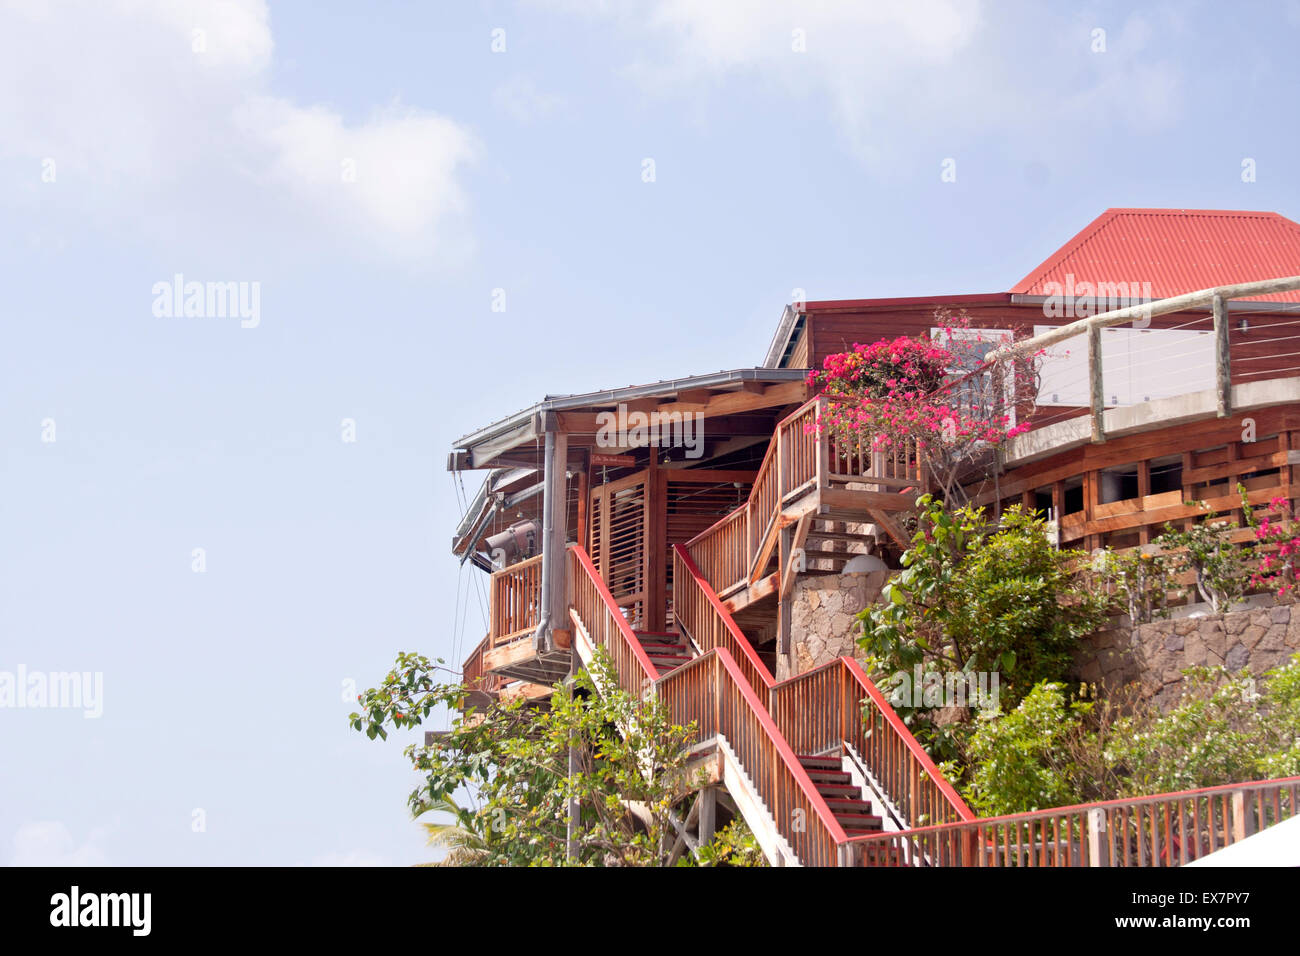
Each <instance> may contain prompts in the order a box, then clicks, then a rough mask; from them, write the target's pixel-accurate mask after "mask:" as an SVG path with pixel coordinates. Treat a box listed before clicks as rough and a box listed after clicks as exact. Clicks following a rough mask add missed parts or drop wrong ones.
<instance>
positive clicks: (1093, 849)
mask: <svg viewBox="0 0 1300 956" xmlns="http://www.w3.org/2000/svg"><path fill="white" fill-rule="evenodd" d="M1087 830H1088V833H1087V840H1088V865H1089V866H1109V865H1110V860H1108V859H1107V857H1108V856H1109V854H1108V853H1107V852H1106V811H1105V810H1103V809H1102V808H1101V807H1093V808H1092V809H1091V810H1089V811H1088V818H1087Z"/></svg>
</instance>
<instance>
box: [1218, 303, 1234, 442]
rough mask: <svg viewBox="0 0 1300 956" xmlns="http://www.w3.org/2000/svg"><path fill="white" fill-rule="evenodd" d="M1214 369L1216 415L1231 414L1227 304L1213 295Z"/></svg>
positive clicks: (1230, 356) (1230, 357)
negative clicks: (1217, 395) (1216, 392)
mask: <svg viewBox="0 0 1300 956" xmlns="http://www.w3.org/2000/svg"><path fill="white" fill-rule="evenodd" d="M1214 369H1215V378H1216V386H1217V390H1218V393H1219V401H1218V412H1217V414H1218V416H1219V417H1220V418H1227V417H1228V416H1229V415H1231V414H1232V350H1231V349H1230V348H1229V346H1228V304H1227V303H1226V302H1224V301H1223V296H1221V295H1216V296H1215V297H1214Z"/></svg>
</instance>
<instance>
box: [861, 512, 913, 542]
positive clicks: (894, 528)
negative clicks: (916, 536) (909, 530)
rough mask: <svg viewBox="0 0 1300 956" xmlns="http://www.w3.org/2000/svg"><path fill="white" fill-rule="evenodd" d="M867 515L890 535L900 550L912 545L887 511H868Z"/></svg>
mask: <svg viewBox="0 0 1300 956" xmlns="http://www.w3.org/2000/svg"><path fill="white" fill-rule="evenodd" d="M867 514H869V515H871V520H872V521H874V522H875V523H876V524H878V525H880V527H881V528H883V529H884V531H885V534H887V535H889V537H890V539H891V540H892V541H893V542H894V544H896V545H898V546H899V547H900V548H906V547H909V546H910V545H911V543H912V542H911V541H910V540H909V539H908V537H907V535H905V534H904V533H903V529H902V528H900V527H899V526H898V522H897V521H895V520H894V519H893V517H892V516H891V515H890V514H889V512H887V511H881V510H880V509H879V508H871V509H868V511H867Z"/></svg>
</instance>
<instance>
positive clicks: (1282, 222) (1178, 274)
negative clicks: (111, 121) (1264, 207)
mask: <svg viewBox="0 0 1300 956" xmlns="http://www.w3.org/2000/svg"><path fill="white" fill-rule="evenodd" d="M1067 275H1070V276H1073V282H1074V284H1075V285H1076V286H1077V285H1078V284H1079V283H1080V282H1091V283H1093V284H1094V286H1095V285H1096V284H1097V283H1101V282H1104V283H1120V282H1123V283H1126V284H1132V283H1138V284H1139V286H1140V287H1141V288H1145V285H1144V284H1145V283H1150V296H1151V297H1152V298H1155V299H1164V298H1168V297H1169V296H1173V295H1181V294H1182V293H1184V292H1195V291H1197V290H1199V289H1208V288H1211V287H1212V286H1219V285H1228V284H1231V283H1235V282H1250V281H1253V280H1256V279H1274V278H1278V277H1281V276H1293V275H1300V223H1295V222H1293V221H1291V220H1290V219H1287V218H1286V217H1285V216H1279V215H1278V214H1277V213H1275V212H1246V211H1240V210H1226V209H1107V210H1106V211H1105V212H1104V213H1102V214H1101V215H1100V216H1098V217H1097V218H1096V219H1094V220H1093V221H1092V222H1091V223H1089V224H1088V225H1087V226H1086V227H1085V228H1084V229H1083V231H1082V232H1080V233H1079V234H1078V235H1077V236H1075V237H1074V238H1073V239H1071V240H1070V241H1069V242H1067V243H1066V244H1065V245H1063V246H1062V247H1061V248H1060V249H1058V250H1057V251H1056V252H1054V253H1053V254H1052V255H1051V256H1049V257H1048V258H1047V260H1046V261H1045V262H1043V263H1042V265H1040V266H1038V267H1037V268H1036V269H1034V270H1033V271H1031V272H1030V273H1029V275H1027V276H1025V277H1024V278H1023V279H1021V280H1020V282H1018V283H1016V285H1015V286H1014V287H1013V288H1012V289H1011V291H1012V292H1013V293H1017V294H1020V295H1051V294H1053V293H1054V292H1056V291H1058V290H1056V289H1053V288H1049V287H1048V284H1049V283H1056V284H1058V285H1060V286H1061V287H1064V286H1065V285H1066V276H1067ZM1257 298H1258V301H1269V302H1300V291H1294V292H1280V293H1275V294H1273V295H1265V296H1259V297H1257Z"/></svg>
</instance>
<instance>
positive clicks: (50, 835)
mask: <svg viewBox="0 0 1300 956" xmlns="http://www.w3.org/2000/svg"><path fill="white" fill-rule="evenodd" d="M105 835H106V834H105V831H103V830H92V831H91V833H90V837H89V838H88V839H87V840H86V842H84V843H80V844H79V843H77V841H76V839H75V838H74V837H73V836H72V831H70V830H69V829H68V828H67V826H65V825H64V824H62V823H60V822H58V821H45V822H42V823H28V824H24V825H23V826H20V827H19V828H18V831H17V832H16V833H15V834H14V838H13V853H12V855H11V857H10V860H9V865H10V866H108V856H107V854H106V853H105V852H104V849H103V847H102V846H100V843H101V842H102V841H103V839H104V837H105Z"/></svg>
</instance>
